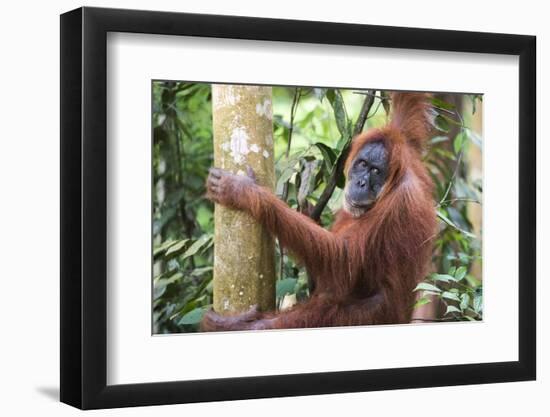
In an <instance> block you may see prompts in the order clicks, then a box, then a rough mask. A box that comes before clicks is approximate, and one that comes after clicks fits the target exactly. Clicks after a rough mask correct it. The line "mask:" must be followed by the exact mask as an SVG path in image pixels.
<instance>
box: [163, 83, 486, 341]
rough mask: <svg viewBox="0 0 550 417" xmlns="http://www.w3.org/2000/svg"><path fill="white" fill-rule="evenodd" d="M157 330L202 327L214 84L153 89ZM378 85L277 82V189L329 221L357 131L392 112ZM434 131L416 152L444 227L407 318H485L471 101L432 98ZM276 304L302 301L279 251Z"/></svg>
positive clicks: (476, 120)
mask: <svg viewBox="0 0 550 417" xmlns="http://www.w3.org/2000/svg"><path fill="white" fill-rule="evenodd" d="M152 96H153V109H152V112H153V114H152V123H153V173H154V178H153V180H154V181H153V184H154V186H153V262H154V265H153V300H152V309H153V333H155V334H158V333H181V332H194V331H197V330H198V323H199V322H200V320H201V318H202V316H203V314H204V312H205V311H206V310H208V309H209V308H211V306H212V285H213V284H212V270H213V268H212V262H213V235H214V220H213V219H214V217H213V211H214V205H213V204H212V203H211V202H210V201H208V200H207V199H206V198H204V194H205V188H204V185H205V180H206V177H207V174H208V169H209V168H210V167H211V166H212V161H213V138H212V97H211V85H210V84H205V83H186V82H175V81H154V82H153V83H152ZM389 103H390V100H389V97H388V94H387V92H385V91H380V90H356V89H347V90H346V89H332V88H331V89H327V88H309V87H273V102H272V104H273V136H274V150H275V169H276V177H277V182H276V189H275V193H276V194H277V195H278V196H279V197H280V198H282V199H283V200H285V201H286V202H287V203H288V204H289V206H290V207H292V208H294V209H296V210H300V211H302V212H305V213H308V214H309V215H311V216H312V217H314V218H315V219H316V220H318V221H320V223H321V224H322V225H324V226H328V225H330V223H332V219H333V217H334V212H335V211H336V210H337V209H338V208H340V207H341V201H342V187H343V185H344V177H343V174H342V172H341V169H338V167H339V166H340V165H341V163H342V161H343V160H344V159H345V153H346V149H347V146H348V145H349V141H350V140H351V138H352V137H353V136H354V135H355V134H357V133H358V132H360V131H362V130H364V129H368V128H371V127H376V126H381V125H383V124H384V123H385V122H386V120H387V112H388V111H389ZM432 104H433V106H434V114H433V125H434V130H435V131H436V134H435V136H434V137H433V138H432V139H431V140H430V142H429V146H428V147H427V149H426V152H425V154H424V156H423V159H424V161H425V163H426V166H427V167H428V170H429V173H430V175H431V176H432V178H433V180H434V183H435V185H436V187H435V195H434V200H435V202H436V206H437V216H438V219H439V223H440V227H439V232H438V234H437V236H436V238H435V240H434V249H433V258H432V261H433V268H432V270H433V273H431V274H430V275H429V276H427V277H426V279H425V280H424V281H423V282H421V283H420V284H419V285H418V286H417V288H416V289H415V292H416V293H417V294H418V296H417V301H416V304H415V305H414V306H413V308H414V309H415V310H414V312H413V319H414V320H413V321H416V322H432V321H436V322H440V321H441V322H444V321H464V320H473V321H477V320H481V319H482V314H483V286H482V276H481V270H482V268H481V265H482V257H481V237H482V227H481V202H482V167H481V147H482V139H481V131H482V129H481V120H482V117H481V114H482V96H481V95H478V94H447V93H441V94H434V98H433V99H432ZM276 265H277V283H276V297H277V302H276V303H277V308H280V309H284V308H288V307H289V306H292V305H293V304H295V303H296V302H300V301H301V300H304V299H305V298H307V297H308V296H309V292H308V291H309V290H308V284H307V276H306V273H305V270H304V268H302V267H300V266H299V265H297V264H296V262H294V260H293V259H292V258H291V257H289V256H287V254H286V253H284V251H283V252H282V253H281V250H280V248H279V247H278V245H277V252H276Z"/></svg>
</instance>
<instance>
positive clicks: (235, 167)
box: [212, 85, 275, 314]
mask: <svg viewBox="0 0 550 417" xmlns="http://www.w3.org/2000/svg"><path fill="white" fill-rule="evenodd" d="M212 106H213V112H212V114H213V126H214V165H215V166H216V167H218V168H222V169H225V170H227V171H229V172H232V173H234V174H238V175H246V168H247V165H249V166H250V167H251V168H252V169H253V170H254V172H255V173H256V178H257V180H258V183H259V184H261V185H263V186H266V187H269V188H271V189H273V188H274V185H275V172H274V171H275V167H274V158H273V121H272V119H273V114H272V107H271V87H254V86H235V85H213V86H212ZM214 219H215V232H214V310H215V311H216V312H218V313H222V314H223V313H235V312H243V311H246V310H248V309H249V308H250V307H252V306H254V305H257V306H258V308H259V309H260V310H262V311H266V310H272V309H274V308H275V247H274V241H273V238H272V237H271V236H270V235H269V234H268V232H267V231H266V230H265V229H264V228H263V227H262V226H260V225H259V224H258V223H256V222H255V221H254V220H253V219H252V218H251V217H250V216H249V215H247V214H245V213H243V212H240V211H235V210H231V209H228V208H226V207H222V206H220V205H216V207H215V213H214Z"/></svg>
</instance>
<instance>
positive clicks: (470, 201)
mask: <svg viewBox="0 0 550 417" xmlns="http://www.w3.org/2000/svg"><path fill="white" fill-rule="evenodd" d="M458 201H464V202H467V203H476V204H481V201H479V200H476V199H475V198H451V199H450V200H444V201H440V202H439V204H438V205H437V206H438V207H441V206H442V205H446V206H448V205H451V204H453V203H456V202H458Z"/></svg>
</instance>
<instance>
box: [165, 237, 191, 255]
mask: <svg viewBox="0 0 550 417" xmlns="http://www.w3.org/2000/svg"><path fill="white" fill-rule="evenodd" d="M188 241H189V239H183V240H180V241H178V242H176V243H175V244H174V245H172V246H170V248H169V249H168V250H167V251H166V255H165V256H166V257H169V256H176V255H179V254H180V253H181V252H183V249H184V248H185V245H186V244H187V242H188Z"/></svg>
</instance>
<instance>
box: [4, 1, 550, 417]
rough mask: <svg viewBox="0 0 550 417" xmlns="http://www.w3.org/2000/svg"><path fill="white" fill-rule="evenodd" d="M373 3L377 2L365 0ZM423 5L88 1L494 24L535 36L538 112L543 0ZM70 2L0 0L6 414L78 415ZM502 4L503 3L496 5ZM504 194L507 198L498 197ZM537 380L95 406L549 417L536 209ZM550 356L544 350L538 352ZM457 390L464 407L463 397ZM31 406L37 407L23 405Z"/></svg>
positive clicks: (549, 34)
mask: <svg viewBox="0 0 550 417" xmlns="http://www.w3.org/2000/svg"><path fill="white" fill-rule="evenodd" d="M369 3H371V4H372V5H370V4H369ZM418 3H419V2H410V1H406V0H399V1H397V0H392V1H380V2H361V3H359V2H357V1H355V2H354V1H351V0H340V1H339V2H330V3H329V2H327V3H326V4H322V3H321V2H312V1H303V2H302V3H298V2H297V1H284V0H278V1H272V2H260V1H246V0H232V1H231V2H227V1H225V2H224V1H223V0H202V1H193V2H185V3H184V2H182V1H169V0H157V1H155V2H153V1H140V0H134V1H129V0H125V1H119V2H115V1H93V0H88V1H87V2H86V4H87V5H89V6H104V7H124V8H139V9H158V10H169V11H182V12H198V13H216V14H239V15H250V16H265V17H281V18H292V19H312V20H327V21H329V20H330V21H341V22H353V23H371V24H382V25H395V26H417V27H432V28H441V29H461V30H473V31H494V32H511V33H524V34H535V35H537V36H538V54H539V55H538V63H539V64H538V74H539V79H538V87H539V88H538V96H539V100H538V118H539V120H540V119H541V115H542V114H544V110H546V112H547V111H548V108H547V106H544V103H543V100H541V97H547V96H548V95H550V87H549V83H548V81H546V80H544V79H542V77H541V76H540V75H541V74H542V73H543V72H544V71H546V72H547V73H548V72H549V65H548V64H549V59H550V49H549V48H548V42H549V41H550V26H549V25H548V24H547V18H545V17H544V16H546V14H547V13H545V12H544V2H540V1H531V0H526V1H522V2H518V1H515V2H507V3H511V4H506V3H505V2H498V3H495V2H485V3H484V2H480V1H471V0H463V1H461V2H453V3H442V2H441V1H425V2H423V3H422V4H421V5H418ZM80 5H81V3H79V2H76V1H68V0H63V1H58V2H56V4H49V3H48V2H38V1H36V2H23V1H20V2H5V4H3V7H2V12H1V16H0V30H1V31H2V36H1V37H0V42H1V47H0V57H1V58H0V71H1V75H2V76H1V77H0V80H1V81H0V82H1V84H0V85H1V88H0V97H1V99H0V115H1V116H0V117H1V119H0V120H2V125H1V130H0V137H1V145H0V158H1V160H0V178H1V186H0V190H1V195H2V196H5V198H2V202H3V204H2V205H1V206H0V230H1V233H2V239H1V240H0V245H1V250H0V254H1V257H0V259H1V261H2V263H1V269H0V271H1V279H2V285H1V292H0V294H1V296H0V320H1V324H2V326H1V329H2V342H1V343H0V393H1V394H0V396H1V398H2V400H1V401H0V410H2V414H4V415H26V414H30V413H32V412H33V411H34V412H37V413H40V415H50V414H51V415H60V416H64V415H73V414H76V411H75V410H74V409H72V408H70V407H68V406H65V405H62V404H59V403H58V402H57V398H56V397H57V392H58V379H59V371H58V368H59V361H58V348H59V343H58V339H59V325H58V310H59V308H58V305H59V294H58V293H59V286H58V276H59V260H58V259H59V249H58V247H59V232H58V230H59V222H58V213H59V187H58V182H59V93H58V91H59V46H58V44H59V17H58V15H59V14H60V13H62V12H63V11H66V10H69V9H73V8H76V7H79V6H80ZM497 5H498V7H496V6H497ZM545 133H546V136H548V134H549V133H550V132H549V129H548V127H546V126H544V131H543V125H542V123H540V122H539V130H538V138H539V144H540V146H539V158H538V159H539V186H538V193H539V206H538V207H539V213H543V212H545V211H546V212H548V210H549V209H550V201H549V198H550V194H549V192H548V187H546V190H545V192H544V193H543V186H544V185H543V183H544V181H545V180H546V181H548V179H549V176H550V168H549V165H548V164H546V166H544V167H543V166H541V165H542V164H541V163H540V162H541V160H542V157H541V155H548V154H549V153H550V145H548V143H547V142H546V143H543V141H542V140H541V138H542V137H544V136H545ZM503 198H504V196H503ZM539 220H540V221H539V227H538V230H539V250H538V254H539V259H541V262H539V287H538V291H539V308H538V311H539V316H538V331H539V333H538V334H539V337H538V340H539V343H538V349H539V366H538V374H539V378H538V381H537V382H528V383H508V384H497V385H481V386H467V387H453V388H435V389H423V390H406V391H388V392H378V393H360V394H346V395H330V396H327V395H325V396H315V397H301V398H291V399H271V400H255V401H239V402H232V403H211V404H194V405H180V406H168V407H146V408H140V409H125V410H116V411H112V410H111V411H101V412H99V413H98V414H99V415H114V414H115V413H117V415H118V413H120V415H132V416H134V415H143V416H145V415H182V414H183V413H186V414H187V415H193V414H195V413H196V414H199V413H200V414H201V415H210V414H212V415H214V414H215V413H216V414H221V413H223V415H224V416H231V415H240V416H243V415H256V416H257V415H261V416H264V415H266V416H271V415H273V416H280V415H299V414H300V413H310V414H311V413H316V414H320V415H327V416H329V415H331V416H332V415H335V414H340V413H346V414H347V413H360V414H363V415H365V414H367V415H368V414H370V415H375V414H378V413H384V414H383V415H407V416H417V415H418V416H429V415H438V416H440V415H448V416H459V415H460V416H462V415H464V414H469V415H499V414H502V413H505V415H508V414H510V415H513V414H518V415H519V414H521V415H534V416H537V415H547V413H548V411H550V405H549V403H548V398H547V396H548V392H550V382H549V378H550V365H549V362H548V358H547V356H546V355H544V353H545V352H548V349H549V342H550V340H549V338H550V330H549V328H550V326H549V325H548V322H549V321H550V309H548V308H545V307H544V306H543V305H542V301H543V297H542V296H543V294H547V293H548V292H549V290H550V285H549V284H548V281H546V280H544V279H543V278H544V276H545V275H548V273H549V272H550V270H549V266H548V263H547V262H543V259H542V257H543V255H545V254H546V253H547V252H548V251H549V250H550V222H549V221H548V219H547V217H545V216H540V215H539ZM545 356H546V357H545ZM459 398H461V399H462V401H463V404H460V403H459V402H458V399H459ZM30 415H32V414H30Z"/></svg>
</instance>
